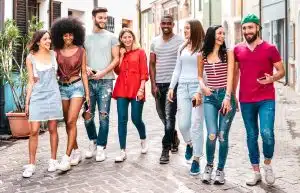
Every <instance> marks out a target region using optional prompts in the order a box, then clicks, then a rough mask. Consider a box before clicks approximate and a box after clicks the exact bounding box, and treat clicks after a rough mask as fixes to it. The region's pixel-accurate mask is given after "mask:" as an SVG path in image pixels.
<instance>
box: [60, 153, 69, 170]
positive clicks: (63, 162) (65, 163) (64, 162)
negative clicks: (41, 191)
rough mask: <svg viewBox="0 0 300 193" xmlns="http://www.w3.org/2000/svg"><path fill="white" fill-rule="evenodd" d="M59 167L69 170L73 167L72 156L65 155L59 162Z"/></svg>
mask: <svg viewBox="0 0 300 193" xmlns="http://www.w3.org/2000/svg"><path fill="white" fill-rule="evenodd" d="M57 169H59V170H61V171H64V172H66V171H68V170H70V169H71V158H70V157H69V156H68V155H64V156H63V157H62V159H61V162H60V163H59V164H58V166H57Z"/></svg>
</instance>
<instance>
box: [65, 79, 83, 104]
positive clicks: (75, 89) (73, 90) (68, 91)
mask: <svg viewBox="0 0 300 193" xmlns="http://www.w3.org/2000/svg"><path fill="white" fill-rule="evenodd" d="M59 90H60V95H61V99H62V100H70V99H71V98H75V97H84V96H85V92H84V87H83V83H82V81H78V82H75V83H74V84H71V85H68V86H62V85H59Z"/></svg>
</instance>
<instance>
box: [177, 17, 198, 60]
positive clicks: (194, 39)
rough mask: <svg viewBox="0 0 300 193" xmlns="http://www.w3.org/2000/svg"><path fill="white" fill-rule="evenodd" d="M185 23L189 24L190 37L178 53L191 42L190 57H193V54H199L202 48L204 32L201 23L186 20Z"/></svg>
mask: <svg viewBox="0 0 300 193" xmlns="http://www.w3.org/2000/svg"><path fill="white" fill-rule="evenodd" d="M186 23H188V24H190V29H191V37H190V39H189V40H188V41H187V42H186V43H185V44H184V45H183V47H182V48H181V50H180V53H181V52H182V50H183V49H184V48H185V47H186V46H187V45H188V43H190V42H191V43H192V55H193V54H194V53H195V52H199V51H200V50H201V48H202V45H203V40H204V30H203V27H202V24H201V22H200V21H199V20H197V19H191V20H188V21H187V22H186Z"/></svg>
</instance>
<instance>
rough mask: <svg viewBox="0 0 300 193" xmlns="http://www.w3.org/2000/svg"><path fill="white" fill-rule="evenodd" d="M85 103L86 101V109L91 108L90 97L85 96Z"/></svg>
mask: <svg viewBox="0 0 300 193" xmlns="http://www.w3.org/2000/svg"><path fill="white" fill-rule="evenodd" d="M85 101H86V103H87V105H88V107H89V108H90V106H91V98H90V95H85Z"/></svg>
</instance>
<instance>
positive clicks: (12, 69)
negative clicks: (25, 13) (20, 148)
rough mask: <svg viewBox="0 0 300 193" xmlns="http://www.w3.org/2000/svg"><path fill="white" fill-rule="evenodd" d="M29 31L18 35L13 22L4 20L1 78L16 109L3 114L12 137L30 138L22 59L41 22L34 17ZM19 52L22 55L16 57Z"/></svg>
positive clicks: (1, 46)
mask: <svg viewBox="0 0 300 193" xmlns="http://www.w3.org/2000/svg"><path fill="white" fill-rule="evenodd" d="M28 24H29V25H28V26H29V27H28V32H27V34H25V35H21V33H20V31H19V29H18V27H17V25H16V22H15V21H14V20H11V19H9V20H7V21H5V23H4V28H3V30H2V31H1V32H0V77H1V79H2V80H3V81H4V84H8V85H9V87H10V89H11V92H12V96H13V102H14V104H15V107H16V109H15V110H14V111H12V112H9V113H6V116H7V117H8V120H9V125H10V129H11V133H12V135H13V136H14V137H26V136H29V134H30V131H29V123H28V118H27V116H26V114H25V99H26V86H27V82H28V78H27V71H26V65H25V57H26V56H27V54H28V49H27V44H28V42H29V41H30V39H31V37H32V35H33V33H34V31H36V30H39V29H41V28H42V27H43V23H42V22H38V20H37V19H36V18H35V17H33V18H32V19H31V20H30V21H29V22H28ZM17 50H20V52H21V56H18V58H17V57H16V51H17Z"/></svg>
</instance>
